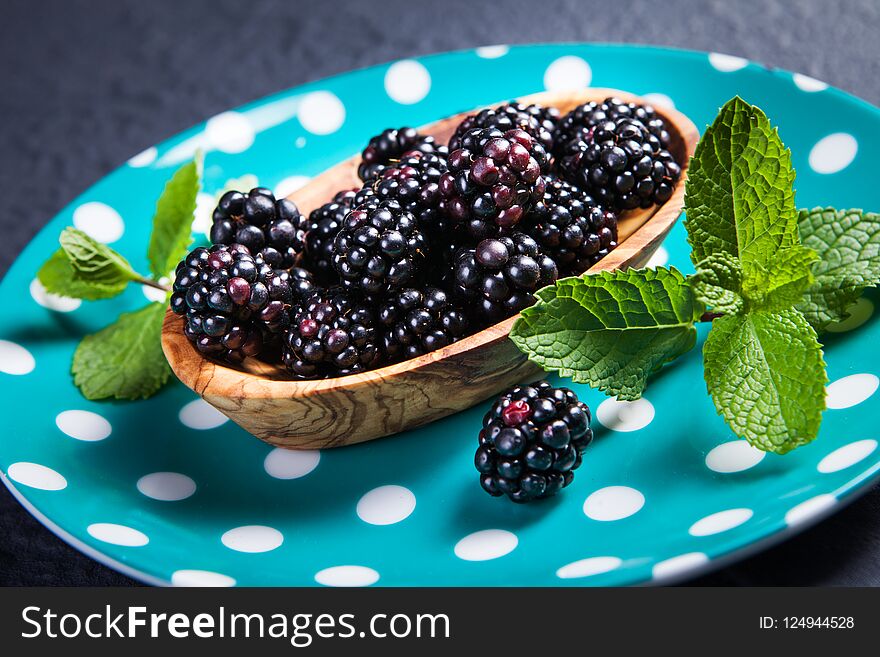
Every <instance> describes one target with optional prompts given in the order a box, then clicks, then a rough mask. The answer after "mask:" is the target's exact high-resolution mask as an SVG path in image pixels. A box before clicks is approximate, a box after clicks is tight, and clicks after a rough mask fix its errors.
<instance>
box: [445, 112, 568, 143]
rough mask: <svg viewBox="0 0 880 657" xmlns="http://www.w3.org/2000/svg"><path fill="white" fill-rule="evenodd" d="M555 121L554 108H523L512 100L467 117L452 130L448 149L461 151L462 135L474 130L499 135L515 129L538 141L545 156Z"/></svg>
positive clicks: (556, 114)
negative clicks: (491, 130)
mask: <svg viewBox="0 0 880 657" xmlns="http://www.w3.org/2000/svg"><path fill="white" fill-rule="evenodd" d="M558 121H559V110H557V109H556V108H555V107H542V106H540V105H523V104H522V103H517V102H515V101H510V102H509V103H504V104H503V105H500V106H499V107H494V108H488V109H484V110H481V111H479V112H477V113H476V114H471V115H470V116H468V117H467V118H465V119H464V120H463V121H462V122H461V123H459V124H458V127H457V128H456V129H455V133H453V135H452V137H451V138H450V139H449V150H450V151H454V150H457V149H459V148H461V141H462V137H464V134H465V133H466V132H468V131H469V130H473V129H474V128H497V129H498V130H501V131H502V132H506V131H507V130H513V129H514V128H518V129H520V130H525V131H526V132H527V133H529V134H530V135H531V136H532V137H534V138H535V139H537V140H538V142H540V143H541V145H542V146H543V147H544V148H545V149H546V151H547V152H548V153H549V152H550V151H551V149H552V148H553V133H554V131H555V130H556V124H557V123H558Z"/></svg>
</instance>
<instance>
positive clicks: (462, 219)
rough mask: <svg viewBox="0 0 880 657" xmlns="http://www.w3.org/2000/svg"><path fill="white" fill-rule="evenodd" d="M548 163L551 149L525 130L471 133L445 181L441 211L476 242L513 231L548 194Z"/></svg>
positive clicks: (452, 160)
mask: <svg viewBox="0 0 880 657" xmlns="http://www.w3.org/2000/svg"><path fill="white" fill-rule="evenodd" d="M546 162H547V151H546V150H545V149H544V147H543V146H542V145H541V144H540V142H538V141H537V140H536V139H534V138H533V137H532V136H531V135H529V134H528V133H527V132H525V131H524V130H519V129H513V130H507V131H506V132H502V131H501V130H498V129H497V128H475V129H473V130H468V131H467V132H466V133H464V134H463V135H462V137H461V147H460V148H458V149H457V150H455V151H452V152H451V153H450V154H449V171H447V172H446V173H444V174H443V175H442V176H441V178H440V193H441V195H442V196H443V202H442V206H441V209H442V210H443V211H444V212H445V213H446V214H447V216H448V217H449V218H450V219H452V220H453V221H454V222H455V223H457V224H458V225H460V226H462V227H464V228H465V229H466V231H467V233H468V234H469V235H470V237H471V238H472V239H473V240H481V239H486V238H487V237H493V236H495V235H497V234H499V233H501V232H505V231H509V230H511V229H512V228H513V227H514V226H516V225H517V224H518V223H519V221H520V220H521V219H522V218H523V217H524V216H525V214H526V213H527V212H528V211H529V210H530V209H531V207H532V205H533V204H534V203H535V202H536V201H538V200H539V199H540V198H541V197H542V196H543V195H544V177H543V176H542V175H541V170H542V167H544V166H545V165H546Z"/></svg>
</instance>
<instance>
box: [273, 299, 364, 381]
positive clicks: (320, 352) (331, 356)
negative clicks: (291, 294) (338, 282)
mask: <svg viewBox="0 0 880 657" xmlns="http://www.w3.org/2000/svg"><path fill="white" fill-rule="evenodd" d="M290 320H291V321H290V328H289V329H288V330H287V331H286V332H285V334H284V340H283V343H282V356H281V357H282V361H283V362H284V365H285V366H286V367H287V369H288V370H289V371H290V372H291V373H292V374H293V375H295V376H296V377H298V378H303V379H320V378H325V377H328V376H331V377H332V376H344V375H346V374H354V373H356V372H364V371H366V370H369V369H372V368H374V367H376V366H377V365H378V364H379V363H380V362H381V351H380V348H379V331H378V330H377V328H376V317H375V311H374V310H373V308H372V307H371V306H369V305H368V304H366V303H365V302H364V300H363V299H362V297H360V296H359V295H358V294H357V293H354V292H352V291H350V290H346V289H344V288H342V287H339V286H336V287H332V288H329V289H326V290H318V291H316V292H314V293H313V294H312V295H311V296H310V297H309V298H308V299H307V300H305V301H303V302H302V303H301V304H299V305H297V306H295V307H294V308H293V309H292V310H291V313H290Z"/></svg>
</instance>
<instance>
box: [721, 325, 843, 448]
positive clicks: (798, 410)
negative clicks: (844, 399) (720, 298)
mask: <svg viewBox="0 0 880 657" xmlns="http://www.w3.org/2000/svg"><path fill="white" fill-rule="evenodd" d="M703 365H704V375H705V377H706V386H707V388H708V390H709V394H710V395H712V400H713V401H714V402H715V408H716V410H717V411H718V413H719V414H720V415H722V416H723V417H724V419H725V421H726V422H727V424H728V425H729V426H730V428H731V429H733V431H734V432H735V433H736V434H737V435H738V436H740V437H742V438H745V439H746V440H748V441H749V442H750V443H751V444H752V445H754V446H755V447H757V448H759V449H762V450H764V451H769V452H776V453H778V454H785V453H786V452H788V451H791V450H792V449H794V448H795V447H798V446H800V445H804V444H806V443H809V442H810V441H812V440H813V439H814V438H815V437H816V434H817V433H818V431H819V424H820V422H821V418H822V411H823V410H824V408H825V384H826V383H827V380H828V379H827V376H826V374H825V363H824V361H823V360H822V348H821V346H820V345H819V342H818V340H817V338H816V332H815V331H814V330H813V329H812V327H811V326H810V325H809V324H808V323H807V320H806V319H804V316H803V315H801V314H800V313H799V312H798V311H797V310H795V309H793V308H790V309H786V310H775V311H758V312H753V313H748V314H746V315H726V316H724V317H720V318H718V319H716V320H715V321H714V322H712V330H710V331H709V336H708V338H707V339H706V343H705V345H704V346H703Z"/></svg>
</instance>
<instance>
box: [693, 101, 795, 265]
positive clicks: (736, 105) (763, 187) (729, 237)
mask: <svg viewBox="0 0 880 657" xmlns="http://www.w3.org/2000/svg"><path fill="white" fill-rule="evenodd" d="M794 177H795V174H794V169H792V166H791V153H790V152H789V151H788V149H786V148H785V146H784V145H783V143H782V141H781V140H780V138H779V134H778V133H777V131H776V130H775V129H774V128H773V127H771V125H770V122H769V121H768V120H767V117H766V115H765V114H764V113H763V112H762V111H761V110H760V109H758V108H757V107H754V106H753V105H749V104H748V103H746V102H745V101H744V100H742V99H741V98H739V97H736V98H733V99H732V100H730V101H729V102H728V103H727V104H725V105H724V107H723V108H721V112H720V113H719V114H718V117H717V118H716V119H715V122H714V123H713V124H712V125H711V126H710V127H709V128H708V129H707V130H706V133H705V134H704V135H703V137H702V139H700V143H699V144H698V145H697V149H696V152H695V153H694V157H693V158H692V160H691V163H690V167H689V170H688V181H687V187H686V188H685V209H686V211H687V220H686V222H685V226H686V228H687V232H688V242H689V243H690V245H691V249H692V252H691V260H692V261H693V263H694V264H695V265H696V264H698V263H700V262H702V261H704V260H705V259H706V258H707V257H709V256H710V255H714V254H718V253H725V254H727V255H729V256H733V257H738V258H739V259H740V261H741V263H742V267H743V272H744V275H748V272H749V271H750V267H752V266H754V265H760V266H763V267H767V268H769V267H770V266H771V265H772V263H773V259H774V257H775V255H776V252H777V251H778V250H780V249H783V248H786V247H790V246H793V245H795V244H797V238H798V235H797V211H796V209H795V204H794V189H793V187H792V185H793V183H794Z"/></svg>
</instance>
